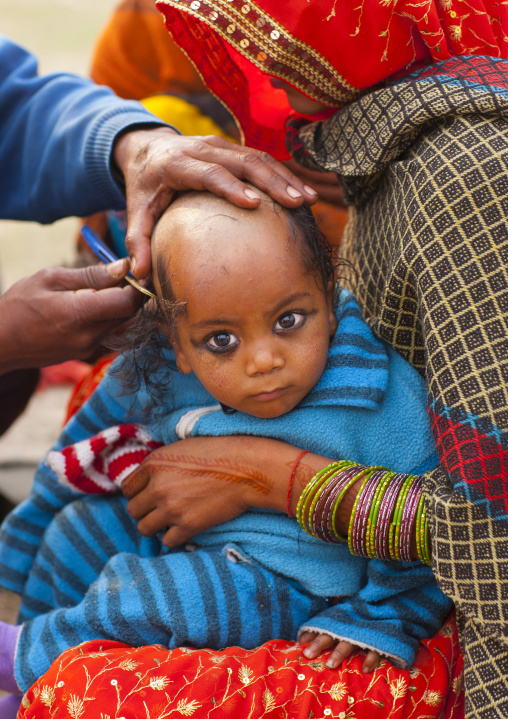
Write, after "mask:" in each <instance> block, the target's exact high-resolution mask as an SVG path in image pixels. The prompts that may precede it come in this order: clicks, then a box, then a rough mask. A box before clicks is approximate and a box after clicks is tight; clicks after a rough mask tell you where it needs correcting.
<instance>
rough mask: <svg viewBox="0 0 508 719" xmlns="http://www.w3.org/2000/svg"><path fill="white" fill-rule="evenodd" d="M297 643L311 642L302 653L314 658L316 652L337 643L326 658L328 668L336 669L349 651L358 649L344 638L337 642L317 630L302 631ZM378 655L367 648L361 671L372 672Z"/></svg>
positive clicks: (378, 657) (308, 657)
mask: <svg viewBox="0 0 508 719" xmlns="http://www.w3.org/2000/svg"><path fill="white" fill-rule="evenodd" d="M298 642H299V644H307V642H312V644H309V646H308V647H307V648H306V649H304V651H303V653H304V655H305V656H306V657H307V659H315V658H316V657H317V656H318V654H321V652H324V651H326V650H327V649H328V648H329V647H331V646H332V645H333V644H337V646H336V647H335V649H334V650H333V652H332V653H331V655H330V657H329V658H328V659H327V662H326V666H327V667H329V668H330V669H337V667H338V666H339V665H340V664H341V663H342V660H343V659H346V658H347V657H348V656H349V655H350V654H351V652H353V651H354V650H355V649H360V647H357V646H356V645H355V644H351V642H346V641H344V640H342V641H340V642H338V643H337V640H336V639H334V638H333V637H331V636H330V635H329V634H318V633H317V632H302V633H301V634H300V636H299V637H298ZM380 658H381V657H380V655H379V653H378V652H375V651H373V650H372V649H369V650H368V651H367V653H366V655H365V661H364V662H363V667H362V669H363V671H364V672H365V673H366V674H368V673H369V672H372V671H373V670H374V669H375V668H376V667H377V665H378V664H379V660H380Z"/></svg>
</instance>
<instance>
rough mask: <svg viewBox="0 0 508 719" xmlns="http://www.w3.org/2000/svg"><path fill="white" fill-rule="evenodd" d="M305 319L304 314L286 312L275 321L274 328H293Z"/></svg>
mask: <svg viewBox="0 0 508 719" xmlns="http://www.w3.org/2000/svg"><path fill="white" fill-rule="evenodd" d="M304 320H305V316H304V315H302V314H300V313H299V312H287V313H286V314H285V315H281V316H280V317H279V319H278V320H277V322H276V323H275V329H276V330H293V329H295V328H296V327H299V326H300V325H301V324H302V322H303V321H304Z"/></svg>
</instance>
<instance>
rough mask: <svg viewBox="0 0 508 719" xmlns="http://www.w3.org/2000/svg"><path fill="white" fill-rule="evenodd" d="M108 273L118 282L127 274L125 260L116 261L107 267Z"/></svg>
mask: <svg viewBox="0 0 508 719" xmlns="http://www.w3.org/2000/svg"><path fill="white" fill-rule="evenodd" d="M106 272H107V273H108V275H109V276H110V277H113V279H115V280H118V279H119V278H120V277H123V275H124V274H125V260H116V261H115V262H110V263H109V265H106Z"/></svg>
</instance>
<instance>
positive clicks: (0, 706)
mask: <svg viewBox="0 0 508 719" xmlns="http://www.w3.org/2000/svg"><path fill="white" fill-rule="evenodd" d="M20 704H21V696H20V695H19V694H9V696H7V697H2V698H1V699H0V717H2V719H16V716H17V714H18V709H19V705H20Z"/></svg>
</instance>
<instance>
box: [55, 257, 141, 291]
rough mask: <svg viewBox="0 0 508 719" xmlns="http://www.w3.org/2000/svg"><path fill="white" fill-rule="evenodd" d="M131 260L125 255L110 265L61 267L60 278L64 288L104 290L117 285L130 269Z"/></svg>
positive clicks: (60, 283)
mask: <svg viewBox="0 0 508 719" xmlns="http://www.w3.org/2000/svg"><path fill="white" fill-rule="evenodd" d="M129 267H130V265H129V260H128V259H127V258H126V257H125V258H123V259H121V260H116V261H115V262H111V263H109V264H108V265H103V264H99V265H90V266H89V267H80V268H78V269H66V268H61V269H60V268H59V269H60V271H59V273H58V278H55V279H58V280H59V285H60V288H61V289H63V290H70V291H73V290H74V291H76V290H86V289H90V290H104V289H106V288H108V287H115V286H116V285H118V284H119V282H120V281H121V280H122V278H123V277H125V275H126V274H127V272H128V271H129Z"/></svg>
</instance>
